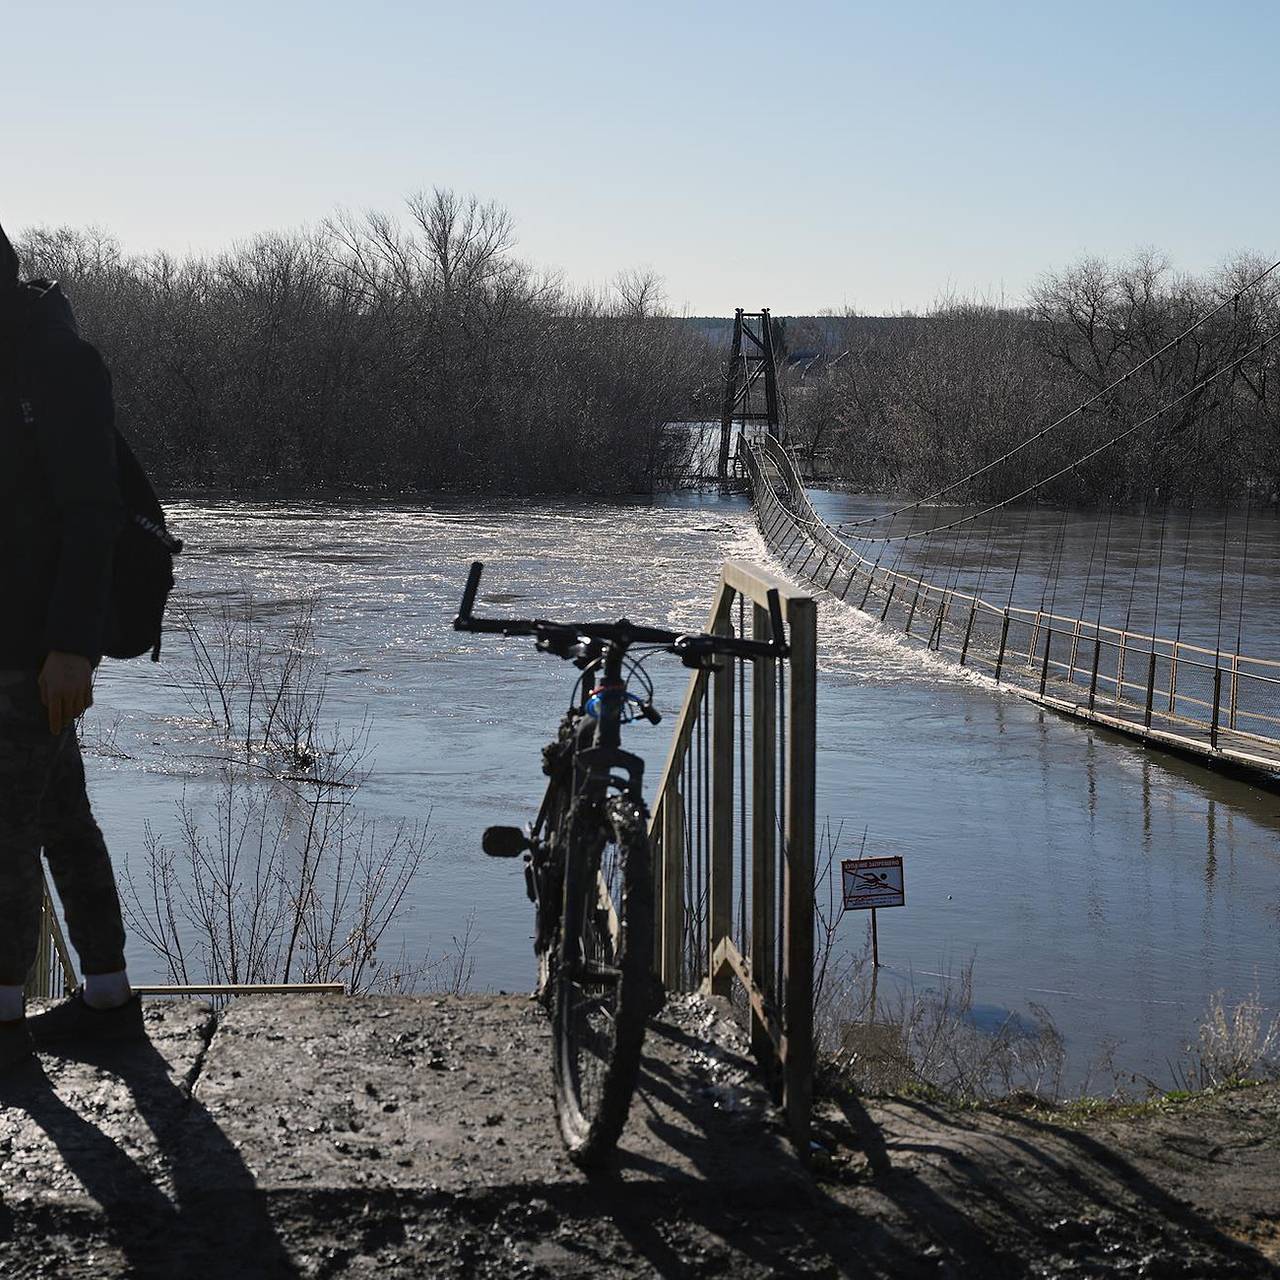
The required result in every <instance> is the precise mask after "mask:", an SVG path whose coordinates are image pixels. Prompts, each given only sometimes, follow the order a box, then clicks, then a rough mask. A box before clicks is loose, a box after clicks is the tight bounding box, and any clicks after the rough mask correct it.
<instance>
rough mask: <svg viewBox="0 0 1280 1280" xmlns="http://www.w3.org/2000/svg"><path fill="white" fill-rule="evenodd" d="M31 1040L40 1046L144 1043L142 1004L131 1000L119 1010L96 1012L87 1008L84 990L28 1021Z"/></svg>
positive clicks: (134, 998)
mask: <svg viewBox="0 0 1280 1280" xmlns="http://www.w3.org/2000/svg"><path fill="white" fill-rule="evenodd" d="M27 1025H28V1026H29V1027H30V1029H31V1038H32V1040H34V1041H35V1043H36V1044H37V1045H39V1046H40V1047H41V1048H44V1047H45V1046H46V1045H58V1044H68V1043H70V1042H72V1041H76V1042H79V1043H97V1042H100V1041H103V1040H142V1039H145V1038H146V1034H147V1032H146V1028H145V1027H144V1026H143V1025H142V1001H141V1000H139V999H138V997H137V996H130V998H129V999H128V1000H126V1001H125V1002H124V1004H122V1005H120V1006H119V1007H118V1008H115V1009H95V1008H93V1006H92V1005H88V1004H85V1002H84V992H83V990H79V991H76V992H75V994H74V995H70V996H68V997H67V998H66V999H65V1000H64V1001H63V1002H62V1003H61V1004H56V1005H54V1006H53V1008H52V1009H46V1010H45V1011H44V1012H43V1013H37V1014H35V1015H34V1016H33V1017H31V1018H28V1019H27Z"/></svg>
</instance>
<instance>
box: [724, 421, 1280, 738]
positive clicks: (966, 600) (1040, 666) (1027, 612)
mask: <svg viewBox="0 0 1280 1280" xmlns="http://www.w3.org/2000/svg"><path fill="white" fill-rule="evenodd" d="M743 459H744V465H745V467H746V470H747V474H748V477H749V479H750V482H751V487H752V493H753V495H754V500H755V504H756V510H757V514H758V518H759V522H760V527H761V530H762V532H763V534H764V537H765V541H766V542H767V543H768V544H769V546H770V547H771V549H773V550H774V551H775V552H776V553H777V554H778V555H779V556H780V557H781V559H783V560H784V561H785V562H786V563H787V565H788V566H789V567H790V568H791V569H792V570H793V571H794V572H795V573H797V574H798V575H799V576H801V577H804V578H807V579H808V580H809V581H811V582H813V583H815V584H816V585H817V586H819V587H821V588H823V589H824V590H827V591H830V592H832V593H833V594H834V595H836V596H837V597H839V598H840V599H842V600H844V601H846V602H847V603H849V604H853V605H855V606H857V607H858V608H860V609H862V610H864V611H866V612H868V613H870V614H871V615H872V616H874V617H878V618H879V619H880V620H881V621H882V622H887V623H892V624H893V625H894V626H896V627H897V628H899V629H900V630H902V631H904V632H905V633H907V634H908V635H912V636H914V637H915V638H916V639H918V640H920V641H921V642H922V643H924V644H925V645H926V646H927V647H928V648H930V649H932V650H934V651H936V652H938V653H941V654H943V655H944V656H946V657H949V658H951V659H953V660H954V661H956V662H958V663H959V664H960V665H962V666H969V667H973V668H976V669H977V670H979V671H982V672H984V673H985V674H988V675H991V676H992V677H994V678H995V679H996V680H997V681H1000V682H1007V683H1011V684H1014V685H1015V686H1017V687H1018V688H1020V689H1022V690H1023V691H1025V692H1030V693H1032V694H1033V695H1034V696H1036V697H1037V698H1041V699H1044V700H1046V701H1051V700H1053V699H1055V698H1056V699H1058V700H1060V701H1062V702H1069V703H1071V705H1072V706H1074V707H1079V708H1082V709H1083V710H1084V711H1086V712H1087V713H1089V714H1090V715H1096V716H1100V717H1105V716H1106V715H1114V716H1115V718H1116V719H1121V720H1124V721H1125V723H1126V724H1127V725H1134V726H1136V725H1139V724H1140V725H1142V726H1143V727H1144V728H1145V729H1147V730H1152V729H1156V730H1158V731H1160V732H1161V733H1162V734H1163V735H1164V736H1165V737H1168V738H1169V739H1171V740H1172V741H1173V743H1174V744H1175V745H1176V743H1177V740H1178V738H1179V736H1180V735H1184V734H1185V733H1186V732H1188V731H1195V732H1197V733H1199V734H1202V735H1205V736H1206V737H1207V745H1208V746H1209V748H1210V750H1211V751H1218V750H1220V749H1221V748H1222V747H1223V744H1224V743H1223V740H1224V738H1226V737H1227V736H1228V735H1229V737H1230V743H1229V746H1230V751H1229V754H1230V755H1232V756H1236V757H1239V758H1240V759H1241V760H1242V761H1246V762H1247V761H1248V760H1249V758H1250V755H1251V751H1252V746H1253V745H1257V746H1262V745H1266V746H1267V747H1268V748H1270V750H1269V752H1268V753H1267V754H1268V756H1269V757H1270V756H1272V755H1274V750H1275V745H1276V742H1277V740H1278V739H1280V662H1275V661H1272V660H1270V659H1265V658H1257V657H1252V656H1250V655H1247V654H1243V653H1238V652H1235V651H1231V650H1223V649H1213V648H1206V647H1204V646H1201V645H1194V644H1188V643H1186V642H1185V641H1182V640H1180V639H1177V638H1171V637H1167V636H1157V635H1152V634H1149V633H1147V632H1142V631H1134V630H1130V629H1127V628H1120V627H1112V626H1106V625H1104V624H1103V623H1102V622H1101V620H1100V619H1098V618H1095V619H1092V620H1090V619H1088V618H1085V617H1070V616H1068V615H1064V614H1059V613H1054V612H1049V611H1045V610H1040V609H1025V608H1017V607H1002V606H1000V605H997V604H993V603H992V602H990V601H988V600H984V599H982V598H981V597H980V596H978V595H975V594H972V593H969V592H965V591H960V590H957V589H954V588H951V587H945V586H940V585H939V584H937V583H934V582H930V581H928V580H927V579H925V578H923V577H921V576H919V575H916V574H912V573H909V572H904V571H902V570H897V569H893V568H891V567H889V566H886V565H882V564H881V563H880V562H879V561H875V560H871V559H869V558H868V557H867V556H865V555H863V554H862V553H861V552H860V551H859V550H858V549H857V548H856V547H853V546H851V545H850V544H849V543H847V542H845V541H844V540H843V539H842V538H840V537H839V536H838V535H837V534H836V533H835V531H834V530H832V529H831V528H830V527H829V526H828V525H827V524H825V522H824V521H823V520H822V519H821V518H820V517H819V516H818V514H817V513H816V512H815V511H814V509H813V506H812V504H811V503H810V501H809V498H808V495H807V494H806V493H805V491H804V488H803V485H802V483H801V481H800V478H799V475H798V473H797V471H796V468H795V466H794V465H793V463H792V460H791V458H790V457H789V456H788V454H787V453H786V451H785V450H784V449H782V448H781V447H779V446H778V445H777V443H776V442H775V441H772V440H767V439H766V440H761V441H756V442H753V443H752V444H751V445H750V446H749V447H746V448H744V450H743ZM883 545H887V544H883ZM1188 741H1190V740H1189V739H1188Z"/></svg>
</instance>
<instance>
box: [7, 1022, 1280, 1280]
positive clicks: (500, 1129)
mask: <svg viewBox="0 0 1280 1280" xmlns="http://www.w3.org/2000/svg"><path fill="white" fill-rule="evenodd" d="M148 1016H149V1019H150V1021H149V1026H150V1030H151V1036H152V1039H151V1045H150V1046H132V1047H129V1048H127V1049H125V1048H121V1049H117V1050H114V1051H111V1052H108V1053H103V1054H101V1055H100V1056H98V1057H97V1058H96V1059H95V1060H92V1061H84V1060H59V1059H53V1058H46V1059H44V1060H43V1062H42V1064H41V1067H40V1068H39V1069H38V1070H36V1069H33V1070H32V1071H30V1072H28V1073H25V1074H23V1075H19V1076H17V1077H10V1078H9V1079H7V1080H5V1081H4V1082H3V1084H2V1085H0V1104H2V1105H3V1111H2V1112H0V1191H2V1193H3V1207H2V1208H0V1275H3V1276H4V1277H5V1278H6V1280H10V1278H12V1280H25V1278H26V1277H36V1276H45V1277H58V1278H59V1280H62V1278H65V1280H87V1278H88V1277H90V1276H92V1277H95V1278H97V1277H126V1276H127V1277H144V1276H145V1277H152V1276H154V1277H164V1278H165V1280H171V1278H173V1277H187V1276H191V1277H200V1278H201V1280H204V1278H206V1277H208V1278H211V1280H212V1278H219V1277H228V1278H229V1277H235V1278H236V1280H242V1278H249V1277H284V1276H299V1277H328V1276H340V1275H341V1276H374V1275H377V1276H392V1277H401V1276H403V1277H409V1276H415V1277H416V1276H442V1277H452V1276H495V1277H496V1276H502V1277H515V1276H584V1277H585V1276H592V1277H605V1278H608V1277H622V1276H651V1275H661V1276H685V1275H687V1276H713V1275H723V1276H735V1277H736V1276H748V1277H754V1276H804V1275H813V1276H825V1275H830V1276H885V1277H914V1276H922V1277H946V1276H981V1277H988V1276H989V1277H1001V1276H1082V1277H1083V1276H1090V1277H1092V1276H1134V1277H1163V1276H1206V1277H1230V1276H1253V1275H1259V1276H1261V1275H1272V1274H1277V1271H1276V1270H1274V1269H1273V1264H1274V1262H1275V1261H1276V1259H1277V1258H1278V1257H1280V1091H1278V1090H1275V1089H1262V1088H1258V1089H1250V1090H1240V1091H1236V1092H1233V1093H1230V1094H1225V1095H1221V1096H1218V1097H1214V1098H1201V1099H1196V1100H1193V1101H1190V1102H1186V1103H1182V1104H1178V1105H1170V1106H1167V1107H1165V1108H1163V1109H1160V1110H1155V1109H1148V1110H1146V1111H1144V1112H1142V1113H1141V1114H1134V1115H1129V1114H1126V1113H1108V1114H1105V1115H1100V1116H1094V1117H1092V1118H1090V1119H1088V1120H1087V1121H1085V1122H1082V1123H1080V1124H1077V1125H1075V1126H1068V1125H1064V1124H1062V1123H1060V1122H1058V1121H1060V1120H1061V1119H1062V1118H1063V1117H1061V1116H1058V1117H1055V1116H1053V1115H1049V1114H1046V1113H1045V1112H1043V1111H1036V1110H1030V1109H1026V1110H1021V1111H1019V1110H1015V1109H1002V1110H983V1111H968V1110H952V1109H946V1108H942V1107H939V1106H936V1105H933V1104H928V1103H924V1102H919V1101H913V1102H906V1101H894V1102H887V1103H883V1104H869V1105H867V1106H866V1107H864V1106H862V1105H861V1104H859V1103H857V1102H855V1101H850V1102H847V1103H845V1104H843V1105H841V1106H837V1105H835V1104H826V1105H825V1106H824V1109H823V1112H822V1115H821V1117H820V1124H819V1126H818V1131H817V1136H818V1138H819V1141H820V1144H821V1150H819V1151H818V1153H817V1158H816V1162H815V1168H814V1170H813V1172H812V1173H811V1172H808V1171H806V1170H804V1169H803V1168H802V1167H801V1166H800V1164H799V1163H798V1162H797V1160H796V1159H795V1157H794V1155H793V1153H792V1152H791V1150H790V1149H789V1147H788V1145H787V1143H786V1142H785V1140H784V1139H783V1137H782V1135H781V1132H780V1129H779V1125H778V1119H777V1116H776V1113H775V1111H774V1109H773V1107H772V1106H771V1104H770V1102H769V1099H768V1096H767V1094H766V1093H765V1091H764V1090H763V1089H762V1087H761V1086H760V1084H759V1082H758V1081H757V1080H756V1078H755V1075H754V1073H753V1071H752V1069H751V1065H750V1063H749V1061H748V1060H747V1057H746V1052H745V1043H744V1041H743V1037H742V1035H741V1033H740V1032H739V1030H738V1029H737V1028H736V1027H735V1026H734V1025H733V1024H732V1023H730V1022H729V1021H727V1020H726V1019H725V1018H724V1017H723V1016H722V1013H721V1011H720V1010H719V1009H718V1008H716V1007H715V1006H714V1005H713V1004H711V1003H709V1002H705V1001H702V1000H700V999H697V998H684V999H681V1000H677V1001H674V1002H672V1004H671V1005H670V1006H669V1008H668V1009H667V1011H666V1012H665V1013H664V1015H663V1017H662V1018H661V1019H659V1020H658V1022H657V1023H656V1024H655V1025H654V1027H653V1028H652V1031H651V1034H650V1037H649V1041H648V1046H647V1061H646V1070H645V1076H644V1082H643V1086H642V1091H641V1094H640V1096H639V1097H638V1098H637V1101H636V1104H635V1106H634V1108H633V1112H632V1119H631V1123H630V1125H629V1127H628V1132H627V1135H626V1139H625V1143H624V1150H623V1153H622V1157H621V1160H620V1162H619V1166H618V1169H617V1170H616V1171H615V1172H614V1173H613V1174H611V1175H610V1176H608V1177H599V1178H594V1179H592V1180H588V1179H586V1178H585V1177H584V1176H583V1175H581V1174H580V1173H578V1172H577V1171H576V1170H574V1169H573V1168H572V1166H571V1165H569V1164H568V1162H567V1161H566V1160H565V1159H564V1157H563V1154H562V1152H561V1150H560V1146H559V1143H558V1140H557V1138H556V1134H555V1131H554V1126H553V1121H552V1119H551V1116H550V1108H549V1100H548V1076H549V1071H548V1065H547V1062H548V1052H549V1049H548V1042H547V1034H548V1033H547V1028H546V1024H545V1022H544V1020H543V1019H542V1017H541V1016H540V1015H539V1014H538V1012H537V1011H536V1009H535V1008H534V1007H533V1006H531V1005H530V1004H529V1002H528V1001H526V1000H523V999H519V998H515V997H490V998H480V997H477V998H464V999H441V1000H432V999H417V1000H411V999H394V1000H351V1001H348V1000H342V999H337V998H322V997H303V998H288V999H281V998H265V997H263V998H256V999H252V1000H242V1001H239V1002H237V1003H236V1004H235V1005H234V1006H232V1007H231V1008H230V1009H229V1010H228V1011H227V1012H226V1013H225V1014H224V1015H223V1016H222V1017H221V1018H220V1019H218V1020H216V1021H215V1019H214V1018H213V1017H212V1015H211V1014H209V1013H208V1011H207V1010H204V1009H201V1008H199V1007H197V1006H192V1005H162V1004H156V1005H154V1006H152V1007H151V1008H150V1010H149V1015H148Z"/></svg>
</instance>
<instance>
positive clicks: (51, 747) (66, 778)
mask: <svg viewBox="0 0 1280 1280" xmlns="http://www.w3.org/2000/svg"><path fill="white" fill-rule="evenodd" d="M42 847H43V849H44V853H45V857H46V858H47V859H48V860H49V870H50V872H51V873H52V874H53V882H54V884H55V885H57V887H58V895H59V897H60V898H61V899H62V909H63V911H64V913H65V915H66V919H67V932H68V933H69V934H70V935H71V942H72V945H73V946H74V947H75V949H76V951H77V952H78V953H79V955H80V967H81V969H82V970H83V971H84V972H85V973H86V974H89V973H115V972H117V971H118V970H120V969H123V968H124V967H125V963H124V925H123V923H122V921H121V918H120V897H119V894H118V893H117V891H116V881H115V876H114V875H113V874H112V872H111V860H110V858H109V857H108V856H107V846H106V843H105V842H104V840H103V839H102V832H101V831H99V830H98V824H97V823H96V822H95V821H94V820H93V813H92V811H91V810H90V808H89V797H88V795H87V794H86V793H85V787H84V765H83V763H82V762H81V759H80V744H79V743H78V742H77V741H76V736H75V730H74V729H64V730H63V732H62V733H60V734H57V735H56V736H55V735H54V734H52V733H50V732H49V721H48V716H47V713H46V712H45V709H44V706H43V705H42V704H41V702H40V690H39V687H38V685H37V684H36V677H35V675H34V674H33V673H32V672H27V671H0V985H5V986H18V985H21V984H22V983H25V982H26V980H27V975H28V974H29V973H30V971H31V968H32V966H33V965H34V964H35V960H36V951H37V947H38V945H39V941H40V912H41V905H42V903H43V878H42V876H41V874H40V850H41V848H42Z"/></svg>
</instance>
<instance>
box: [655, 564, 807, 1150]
mask: <svg viewBox="0 0 1280 1280" xmlns="http://www.w3.org/2000/svg"><path fill="white" fill-rule="evenodd" d="M771 589H776V590H777V591H778V594H779V597H780V600H781V604H782V611H783V616H784V619H785V622H786V627H787V638H788V640H789V642H790V645H791V653H790V657H789V658H788V659H787V660H785V661H778V660H775V659H764V658H755V659H748V660H738V661H730V660H727V659H722V660H720V666H719V669H718V670H716V671H714V672H704V671H699V672H695V673H694V674H693V675H692V676H691V677H690V680H689V685H688V689H687V690H686V693H685V698H684V704H683V706H682V708H681V711H680V718H679V721H678V723H677V725H676V731H675V737H674V740H673V741H672V744H671V752H670V755H669V757H668V759H667V764H666V767H665V769H664V770H663V773H662V776H661V780H660V781H659V783H658V788H657V791H656V793H655V799H654V804H653V814H652V819H651V823H650V837H651V843H652V846H653V851H654V875H655V906H656V911H655V922H656V928H655V951H656V957H655V964H656V967H657V969H658V972H659V973H660V974H661V976H662V979H663V981H664V983H665V984H666V986H667V989H668V990H670V991H678V990H690V989H695V988H702V989H707V990H710V991H711V992H713V993H715V994H718V995H730V994H731V992H732V990H733V985H734V983H735V982H737V983H739V984H740V985H741V988H742V991H743V993H744V995H745V1003H746V1005H747V1006H748V1008H749V1009H750V1018H751V1043H752V1048H753V1050H754V1052H755V1054H756V1057H757V1058H758V1060H759V1061H760V1062H761V1063H762V1065H763V1066H764V1067H765V1069H766V1072H767V1074H768V1075H769V1077H770V1079H771V1081H772V1083H773V1085H774V1087H775V1089H776V1090H777V1092H778V1094H779V1096H780V1098H781V1101H782V1103H783V1107H784V1110H785V1112H786V1116H787V1121H788V1125H789V1127H790V1130H791V1132H792V1135H793V1137H794V1138H795V1140H796V1141H797V1142H798V1143H800V1144H801V1149H802V1150H806V1149H807V1143H808V1128H809V1113H810V1107H811V1101H812V1092H813V1066H814V1052H813V874H814V756H815V751H816V742H817V740H816V693H815V682H816V610H815V606H814V602H813V599H812V597H810V596H809V595H808V594H807V593H806V592H802V591H798V590H796V588H795V587H793V586H791V585H790V584H789V583H787V582H784V581H783V580H782V579H780V578H777V577H775V576H774V575H773V574H771V573H769V572H767V571H766V570H764V569H762V568H760V567H759V566H758V565H754V564H748V563H746V562H742V561H730V562H729V563H727V564H726V565H725V566H724V568H723V570H722V572H721V577H720V584H719V588H718V590H717V592H716V597H715V601H714V603H713V605H712V607H711V614H710V618H709V620H708V623H707V629H708V630H710V631H716V632H719V633H721V634H739V635H742V634H746V633H748V632H749V633H750V634H751V635H752V636H754V637H755V638H757V639H766V640H767V639H770V638H771V636H772V628H771V625H770V621H769V612H768V608H767V599H768V592H769V591H770V590H771Z"/></svg>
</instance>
